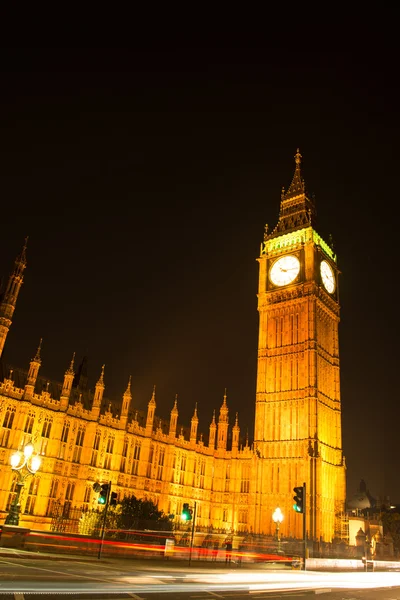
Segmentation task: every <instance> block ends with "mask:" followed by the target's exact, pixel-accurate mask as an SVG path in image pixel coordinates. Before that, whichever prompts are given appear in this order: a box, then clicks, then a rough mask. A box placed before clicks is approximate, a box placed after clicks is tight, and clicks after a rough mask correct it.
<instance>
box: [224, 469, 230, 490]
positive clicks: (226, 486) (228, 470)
mask: <svg viewBox="0 0 400 600" xmlns="http://www.w3.org/2000/svg"><path fill="white" fill-rule="evenodd" d="M230 478H231V466H230V465H226V471H225V492H229V482H230Z"/></svg>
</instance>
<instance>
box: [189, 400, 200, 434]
mask: <svg viewBox="0 0 400 600" xmlns="http://www.w3.org/2000/svg"><path fill="white" fill-rule="evenodd" d="M198 426H199V418H198V416H197V402H196V406H195V407H194V413H193V417H192V421H191V427H190V441H191V442H193V443H194V444H195V443H196V440H197V427H198Z"/></svg>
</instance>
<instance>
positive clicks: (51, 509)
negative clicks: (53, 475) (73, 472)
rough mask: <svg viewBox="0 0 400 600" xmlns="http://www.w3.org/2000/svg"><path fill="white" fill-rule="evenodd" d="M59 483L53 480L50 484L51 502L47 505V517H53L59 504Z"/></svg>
mask: <svg viewBox="0 0 400 600" xmlns="http://www.w3.org/2000/svg"><path fill="white" fill-rule="evenodd" d="M58 487H59V481H58V479H52V480H51V484H50V492H49V501H48V503H47V509H46V517H51V516H52V515H53V512H54V510H55V507H56V504H57V500H56V499H57V494H58Z"/></svg>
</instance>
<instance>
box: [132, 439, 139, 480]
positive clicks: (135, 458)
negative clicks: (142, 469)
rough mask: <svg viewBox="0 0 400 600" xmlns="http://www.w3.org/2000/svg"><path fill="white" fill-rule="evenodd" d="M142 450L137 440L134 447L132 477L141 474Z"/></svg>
mask: <svg viewBox="0 0 400 600" xmlns="http://www.w3.org/2000/svg"><path fill="white" fill-rule="evenodd" d="M140 450H141V445H140V442H139V441H138V440H136V441H135V443H134V446H133V460H132V475H137V474H138V472H139V462H140Z"/></svg>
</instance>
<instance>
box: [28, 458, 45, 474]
mask: <svg viewBox="0 0 400 600" xmlns="http://www.w3.org/2000/svg"><path fill="white" fill-rule="evenodd" d="M41 462H42V459H41V458H40V456H39V455H38V454H36V455H35V456H32V459H31V464H30V470H31V471H32V473H36V471H38V470H39V469H40V464H41Z"/></svg>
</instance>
